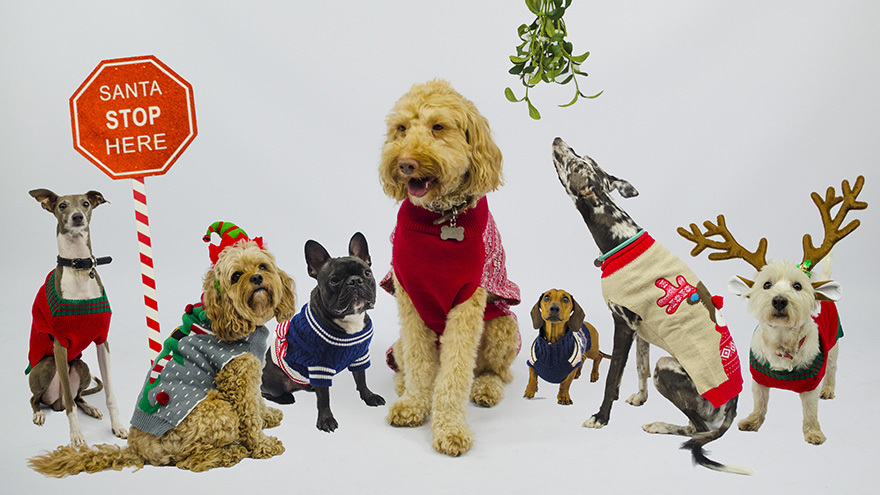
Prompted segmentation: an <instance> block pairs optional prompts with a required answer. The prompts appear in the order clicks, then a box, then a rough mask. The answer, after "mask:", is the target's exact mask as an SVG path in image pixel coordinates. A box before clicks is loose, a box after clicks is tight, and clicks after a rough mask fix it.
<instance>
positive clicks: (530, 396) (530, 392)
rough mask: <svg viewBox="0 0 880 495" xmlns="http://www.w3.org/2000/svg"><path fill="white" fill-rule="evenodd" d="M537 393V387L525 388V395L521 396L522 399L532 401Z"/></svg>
mask: <svg viewBox="0 0 880 495" xmlns="http://www.w3.org/2000/svg"><path fill="white" fill-rule="evenodd" d="M537 392H538V388H537V387H535V388H532V387H526V391H525V393H524V394H523V397H525V398H526V399H534V398H535V394H536V393H537Z"/></svg>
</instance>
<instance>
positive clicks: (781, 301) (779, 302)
mask: <svg viewBox="0 0 880 495" xmlns="http://www.w3.org/2000/svg"><path fill="white" fill-rule="evenodd" d="M772 304H773V309H775V310H776V311H782V310H783V309H785V308H786V307H788V299H786V298H784V297H782V296H776V297H774V298H773V302H772Z"/></svg>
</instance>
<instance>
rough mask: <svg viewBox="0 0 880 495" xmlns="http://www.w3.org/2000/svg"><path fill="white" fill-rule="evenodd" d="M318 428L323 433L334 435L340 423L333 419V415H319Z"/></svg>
mask: <svg viewBox="0 0 880 495" xmlns="http://www.w3.org/2000/svg"><path fill="white" fill-rule="evenodd" d="M316 426H317V427H318V429H319V430H321V431H326V432H327V433H333V432H334V431H336V428H339V423H338V422H337V421H336V418H334V417H333V414H330V413H328V414H321V413H318V423H317V424H316Z"/></svg>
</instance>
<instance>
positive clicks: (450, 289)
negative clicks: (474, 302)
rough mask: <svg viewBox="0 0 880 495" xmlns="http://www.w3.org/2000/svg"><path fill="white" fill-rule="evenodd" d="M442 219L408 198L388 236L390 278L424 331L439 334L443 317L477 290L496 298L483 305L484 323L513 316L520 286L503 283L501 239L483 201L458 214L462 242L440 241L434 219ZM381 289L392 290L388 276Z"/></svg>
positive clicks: (443, 323)
mask: <svg viewBox="0 0 880 495" xmlns="http://www.w3.org/2000/svg"><path fill="white" fill-rule="evenodd" d="M441 216H442V215H441V214H439V213H434V212H432V211H429V210H426V209H424V208H420V207H417V206H415V205H413V204H412V203H410V201H409V199H406V200H404V201H403V203H402V204H401V205H400V210H399V211H398V213H397V226H396V227H395V229H394V232H393V233H392V235H391V243H392V252H391V266H392V271H393V274H394V275H395V276H396V277H397V281H398V282H399V283H400V285H401V286H402V287H403V290H404V291H406V293H407V295H408V296H409V297H410V299H411V300H412V302H413V305H414V306H415V308H416V311H418V313H419V316H421V318H422V320H424V322H425V324H426V325H427V326H428V328H430V329H431V330H434V331H435V332H436V333H438V334H442V333H443V330H444V329H445V328H446V315H447V314H449V311H450V310H451V309H452V308H453V307H454V306H455V305H457V304H460V303H462V302H464V301H466V300H468V298H470V297H471V296H472V295H473V294H474V292H475V291H476V290H477V287H483V288H485V289H486V290H488V291H489V292H491V293H492V294H495V295H496V296H499V298H498V300H497V301H494V302H493V303H490V304H487V305H486V311H485V314H484V315H483V320H484V321H488V320H491V319H493V318H497V317H498V316H502V315H513V312H512V311H510V306H512V305H516V304H519V302H520V292H519V287H517V285H516V284H514V283H513V282H511V281H510V280H508V279H507V269H506V267H505V255H504V249H503V248H502V246H501V236H500V234H499V233H498V228H497V227H496V225H495V221H494V219H493V218H492V215H491V213H489V206H488V201H487V200H486V198H485V197H484V198H482V199H480V200H479V201H478V202H477V204H476V206H474V207H473V208H471V209H468V210H465V211H463V212H461V213H459V214H458V216H457V218H456V223H457V226H459V227H462V228H464V240H462V241H456V240H443V239H441V238H440V231H441V228H442V225H435V224H434V221H435V220H437V219H438V218H440V217H441ZM380 285H381V286H382V287H383V288H384V289H385V290H386V291H388V292H393V283H392V281H391V272H389V274H388V275H386V276H385V278H384V279H383V280H382V283H381V284H380Z"/></svg>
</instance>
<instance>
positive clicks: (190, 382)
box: [29, 223, 296, 477]
mask: <svg viewBox="0 0 880 495" xmlns="http://www.w3.org/2000/svg"><path fill="white" fill-rule="evenodd" d="M215 225H216V224H215ZM221 225H222V224H221ZM226 225H229V224H228V223H227V224H226ZM218 232H219V230H218ZM212 247H215V246H212ZM221 247H223V249H222V252H220V253H219V256H218V258H217V259H216V264H214V265H213V266H212V267H211V269H210V270H208V272H207V274H206V275H205V278H204V283H203V290H204V294H203V296H202V302H201V303H200V304H197V305H193V306H188V307H187V312H186V314H184V316H183V325H181V326H180V327H178V328H177V329H176V330H175V331H174V332H173V333H172V335H171V336H170V337H169V338H168V339H167V340H166V341H165V344H164V347H163V351H162V353H160V354H159V356H158V357H157V359H156V361H155V363H154V366H153V367H152V368H151V370H150V373H149V374H148V376H147V379H146V380H145V383H144V389H143V391H142V392H141V395H140V396H139V400H138V403H137V406H136V408H135V413H134V416H133V417H132V428H131V432H130V435H129V437H128V445H127V446H125V447H119V446H115V445H96V446H94V447H92V448H88V447H82V448H80V449H75V448H72V447H68V446H63V447H59V448H58V449H57V450H55V451H53V452H50V453H48V454H45V455H41V456H37V457H34V458H32V459H30V460H29V465H30V466H31V467H32V468H33V469H34V470H36V471H38V472H41V473H43V474H46V475H50V476H56V477H61V476H65V475H69V474H77V473H80V472H83V471H85V472H90V473H93V472H97V471H102V470H105V469H117V470H118V469H122V468H123V467H126V466H138V467H142V466H143V465H144V464H152V465H155V466H168V465H174V466H177V467H179V468H182V469H189V470H192V471H205V470H208V469H211V468H216V467H228V466H232V465H235V464H236V463H238V462H239V461H240V460H241V459H243V458H245V457H252V458H255V459H264V458H269V457H272V456H276V455H279V454H281V453H282V452H284V446H283V445H282V444H281V442H280V441H279V440H278V439H276V438H275V437H270V436H266V435H265V434H264V433H263V429H264V428H271V427H274V426H278V425H279V424H280V422H281V417H282V413H281V411H279V410H278V409H274V408H269V407H267V406H266V404H265V402H264V400H263V398H262V397H261V395H260V373H261V369H262V363H261V362H260V358H261V357H262V356H263V355H265V352H266V339H267V338H268V336H269V330H267V329H266V327H265V326H264V324H265V323H266V322H268V321H269V320H271V319H272V318H273V317H274V318H276V319H278V320H281V321H284V320H286V319H288V318H290V317H292V316H293V314H294V313H295V308H296V303H295V300H294V288H293V281H292V279H291V278H290V277H289V276H288V275H287V274H286V273H285V272H284V271H282V270H281V269H279V268H278V267H277V266H276V264H275V258H274V256H273V255H272V254H271V253H270V252H269V251H266V250H265V249H263V248H262V244H261V240H260V239H259V238H258V239H255V240H253V241H252V240H248V239H247V237H246V236H239V238H238V239H237V240H235V242H234V244H233V243H231V242H230V243H227V244H226V246H224V245H223V243H221ZM257 356H260V358H258V357H257ZM209 370H213V372H212V371H209Z"/></svg>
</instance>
